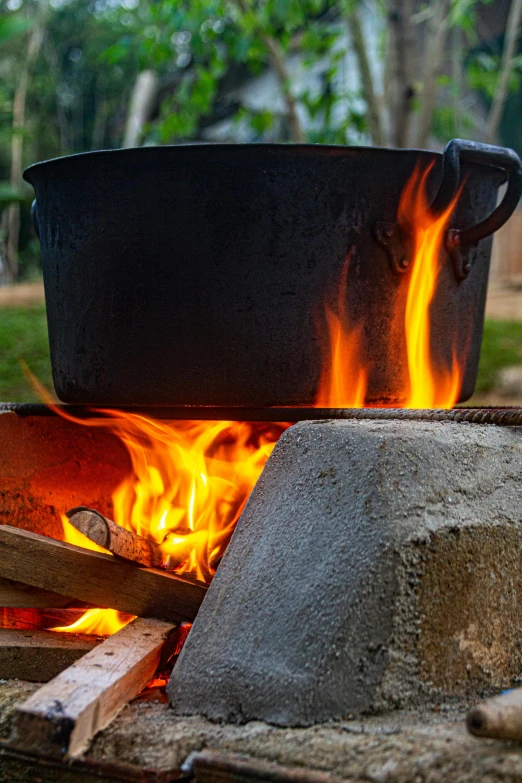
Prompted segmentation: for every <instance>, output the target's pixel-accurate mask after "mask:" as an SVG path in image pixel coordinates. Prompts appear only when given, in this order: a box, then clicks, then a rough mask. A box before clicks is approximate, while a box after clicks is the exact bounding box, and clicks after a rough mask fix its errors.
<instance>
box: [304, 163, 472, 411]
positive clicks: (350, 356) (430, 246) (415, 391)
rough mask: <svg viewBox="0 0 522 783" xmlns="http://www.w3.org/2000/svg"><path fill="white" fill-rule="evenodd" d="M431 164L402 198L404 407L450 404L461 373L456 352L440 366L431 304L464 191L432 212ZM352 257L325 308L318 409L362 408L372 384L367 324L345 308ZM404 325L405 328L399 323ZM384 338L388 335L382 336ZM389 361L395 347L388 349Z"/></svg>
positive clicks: (409, 184) (454, 399)
mask: <svg viewBox="0 0 522 783" xmlns="http://www.w3.org/2000/svg"><path fill="white" fill-rule="evenodd" d="M431 168H432V166H429V167H428V168H426V169H425V170H424V171H422V170H421V169H420V168H419V166H417V167H416V168H415V170H414V172H413V174H412V176H411V177H410V179H409V180H408V182H407V183H406V186H405V188H404V191H403V193H402V196H401V200H400V205H399V213H398V220H399V222H400V223H403V224H406V225H408V226H411V230H412V233H413V263H412V265H411V271H410V273H409V274H410V281H409V287H408V295H407V300H406V307H405V309H404V308H402V309H400V306H399V303H398V304H397V313H396V315H395V317H396V318H398V319H399V321H400V323H401V324H404V332H405V341H406V351H407V363H408V373H409V385H408V380H406V382H405V389H404V399H405V402H403V403H402V405H401V407H404V408H435V407H436V408H451V407H453V405H454V404H455V403H456V402H457V400H458V396H459V392H460V386H461V371H460V368H459V366H458V362H457V359H456V356H455V354H453V357H452V361H451V366H449V367H443V366H438V365H437V363H436V362H435V360H434V358H433V357H432V351H431V346H430V305H431V303H432V301H433V297H434V295H435V293H436V290H437V280H438V276H439V273H440V270H441V265H442V263H444V262H445V260H446V259H447V256H446V252H445V250H443V243H444V235H445V231H446V228H447V226H448V222H449V219H450V217H451V214H452V212H453V209H454V207H455V204H456V202H457V199H458V197H459V195H460V190H459V192H458V193H457V195H456V196H455V198H454V199H453V201H452V203H451V204H450V205H449V207H448V208H447V209H446V210H445V211H444V212H443V213H442V214H440V215H434V214H433V213H431V212H430V210H429V204H428V201H427V198H426V180H427V177H428V175H429V173H430V171H431ZM348 266H349V257H348V259H347V261H346V263H345V265H344V267H343V270H342V273H341V279H340V283H339V299H338V305H337V311H338V312H337V314H336V313H334V312H333V311H332V310H331V309H330V308H329V307H328V306H326V307H325V312H326V323H327V326H328V335H329V353H328V355H327V356H325V359H324V362H323V371H322V375H321V379H320V383H319V391H318V394H317V398H316V402H315V405H316V406H317V407H335V408H362V407H364V405H365V395H366V390H367V385H368V373H369V369H370V368H369V366H368V363H367V362H365V360H364V355H363V351H362V334H363V326H364V325H363V324H353V323H350V319H349V318H348V315H347V312H346V291H347V277H348ZM401 328H402V326H401ZM384 338H386V336H384ZM388 353H389V355H388V359H389V360H391V358H392V357H391V349H390V351H389V352H388Z"/></svg>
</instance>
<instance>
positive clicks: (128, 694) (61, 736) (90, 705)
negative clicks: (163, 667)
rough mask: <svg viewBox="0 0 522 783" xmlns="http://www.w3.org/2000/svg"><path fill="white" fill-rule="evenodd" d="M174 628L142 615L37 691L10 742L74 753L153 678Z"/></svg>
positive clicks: (22, 710) (24, 708) (24, 707)
mask: <svg viewBox="0 0 522 783" xmlns="http://www.w3.org/2000/svg"><path fill="white" fill-rule="evenodd" d="M173 630H174V626H173V625H172V624H170V623H164V622H161V621H159V620H146V619H143V618H137V619H136V620H134V621H133V622H132V623H130V624H129V625H126V626H125V628H122V629H121V630H120V631H118V632H117V633H115V634H114V636H110V637H109V638H108V639H106V640H105V641H104V642H102V643H101V644H100V645H98V647H96V648H95V649H94V650H92V651H91V652H89V653H87V654H86V655H84V656H83V658H80V659H79V660H78V661H77V662H76V663H74V664H73V665H72V666H70V667H69V668H68V669H65V670H64V671H63V672H61V674H59V675H58V676H57V677H55V679H54V680H51V682H49V683H47V684H46V685H44V686H43V687H42V688H40V689H39V690H38V691H36V693H33V694H32V695H31V696H30V697H29V698H28V699H27V701H25V702H24V703H23V704H22V705H20V706H19V707H18V708H17V710H16V713H15V719H14V732H13V736H12V738H11V740H10V744H11V745H12V746H13V747H15V748H17V749H19V750H25V751H32V752H35V751H36V752H39V753H43V754H48V755H58V756H61V755H64V754H67V755H68V756H69V757H75V756H78V755H79V754H81V753H83V752H84V751H85V750H86V749H87V748H88V746H89V743H90V741H91V739H92V738H93V737H94V735H95V734H96V732H98V731H100V730H101V729H103V728H105V727H106V726H107V725H108V724H109V723H110V722H111V720H112V719H113V718H114V717H115V716H116V715H117V713H118V712H119V711H120V710H121V708H122V707H123V706H124V705H125V704H126V703H127V702H128V701H130V699H132V698H134V697H135V696H136V695H137V694H138V693H139V692H140V691H141V690H142V688H143V687H144V686H145V685H146V684H147V682H149V680H150V679H151V678H152V677H153V675H154V673H155V671H156V668H157V666H158V663H159V661H160V657H161V653H162V650H163V648H164V645H165V643H167V644H168V640H169V637H170V636H171V635H172V632H173Z"/></svg>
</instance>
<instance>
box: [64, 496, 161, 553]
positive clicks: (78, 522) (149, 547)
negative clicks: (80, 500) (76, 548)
mask: <svg viewBox="0 0 522 783" xmlns="http://www.w3.org/2000/svg"><path fill="white" fill-rule="evenodd" d="M67 516H68V518H69V521H70V523H71V525H73V527H75V528H76V530H79V531H80V533H83V535H84V536H87V538H88V539H89V540H90V541H94V543H95V544H98V546H101V547H103V548H104V549H107V550H108V551H109V552H112V553H113V555H118V556H119V557H124V558H125V559H126V560H132V561H133V562H135V563H141V565H144V566H148V567H149V568H150V567H151V566H152V567H154V566H156V567H157V566H161V565H162V564H163V560H164V557H163V553H162V551H161V547H160V545H159V544H156V543H155V542H154V541H149V540H148V539H147V538H143V536H138V535H136V534H135V533H132V532H131V531H130V530H126V529H125V528H124V527H122V526H121V525H117V524H116V522H113V521H112V519H108V518H107V517H104V516H103V514H100V512H99V511H95V509H92V508H86V507H85V506H79V507H78V508H72V509H71V510H70V511H68V512H67Z"/></svg>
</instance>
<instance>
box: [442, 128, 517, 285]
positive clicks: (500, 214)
mask: <svg viewBox="0 0 522 783" xmlns="http://www.w3.org/2000/svg"><path fill="white" fill-rule="evenodd" d="M461 160H469V161H471V162H473V163H484V164H486V165H488V166H496V167H497V168H500V169H504V171H505V172H506V175H507V183H508V184H507V188H506V192H505V194H504V198H503V199H502V201H501V202H500V204H499V205H498V206H497V207H496V209H494V210H493V212H492V213H491V215H489V216H488V217H487V218H485V220H483V221H482V222H480V223H477V225H476V226H471V227H470V228H464V229H457V228H450V229H448V232H447V234H446V241H445V243H446V250H447V251H448V254H449V255H450V257H451V259H452V261H453V265H454V267H455V274H456V277H457V279H458V280H459V281H460V280H464V279H465V278H466V277H467V275H468V274H469V272H470V271H471V267H472V264H471V260H470V259H468V258H465V259H464V258H463V255H464V254H465V253H466V251H467V250H469V249H470V248H471V247H474V246H475V245H476V244H477V243H478V242H480V240H481V239H484V238H485V237H488V236H490V235H491V234H493V233H494V232H495V231H497V230H498V229H499V228H500V227H501V226H503V225H504V223H505V222H506V220H508V219H509V218H510V217H511V215H512V213H513V212H514V210H515V209H516V206H517V204H518V202H519V201H520V196H521V195H522V162H521V161H520V158H519V157H518V155H517V154H516V152H514V150H511V149H508V148H506V147H494V146H492V145H491V144H481V143H479V142H475V141H466V140H465V139H453V140H452V141H450V142H448V144H447V145H446V149H445V150H444V156H443V174H442V182H441V185H440V188H439V191H438V193H437V195H436V196H435V199H434V200H433V202H432V204H431V207H430V211H432V212H433V213H434V214H436V215H437V214H441V213H442V212H444V210H445V209H447V208H448V207H449V206H450V204H451V202H452V200H453V199H454V198H455V195H456V194H457V190H458V188H459V184H460V161H461Z"/></svg>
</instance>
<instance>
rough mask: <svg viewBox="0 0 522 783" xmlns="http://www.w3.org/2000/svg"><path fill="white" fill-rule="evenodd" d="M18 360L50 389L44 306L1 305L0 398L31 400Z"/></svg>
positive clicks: (32, 399) (31, 393)
mask: <svg viewBox="0 0 522 783" xmlns="http://www.w3.org/2000/svg"><path fill="white" fill-rule="evenodd" d="M19 359H23V360H24V361H25V362H26V364H27V365H28V366H29V368H30V369H31V371H32V372H33V373H34V374H35V375H36V376H37V378H38V379H39V380H40V381H41V382H42V383H43V384H44V385H45V386H47V388H49V389H52V378H51V365H50V359H49V342H48V338H47V319H46V316H45V307H44V306H43V305H38V306H35V307H24V308H22V307H12V308H11V307H4V308H0V400H8V401H12V402H32V401H38V402H39V400H36V397H35V394H34V392H33V390H32V389H31V387H30V386H29V384H28V382H27V380H26V378H25V376H24V374H23V371H22V368H21V366H20V363H19Z"/></svg>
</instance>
